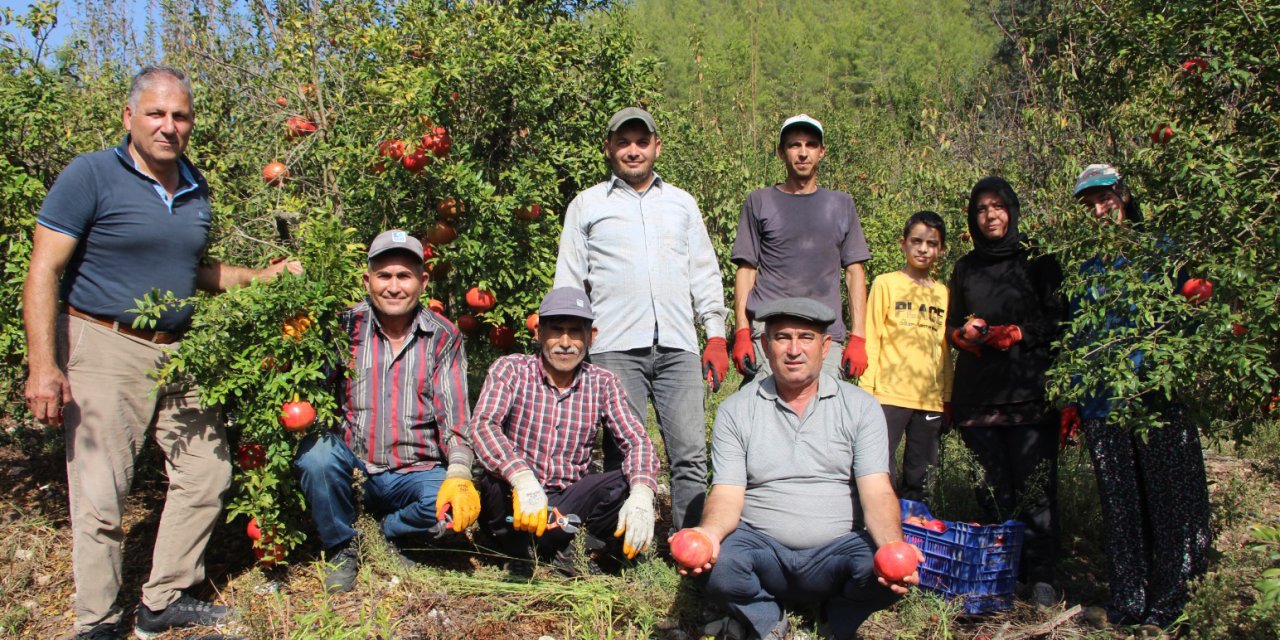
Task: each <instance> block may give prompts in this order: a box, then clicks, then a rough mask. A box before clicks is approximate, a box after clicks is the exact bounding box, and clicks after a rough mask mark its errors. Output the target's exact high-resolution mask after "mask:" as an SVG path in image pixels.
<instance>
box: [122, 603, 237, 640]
mask: <svg viewBox="0 0 1280 640" xmlns="http://www.w3.org/2000/svg"><path fill="white" fill-rule="evenodd" d="M233 617H234V613H233V612H232V610H231V609H230V608H229V607H223V606H219V605H216V604H209V603H208V602H202V601H200V600H196V599H195V598H192V597H191V596H189V595H187V594H185V593H184V594H182V595H181V596H180V597H179V598H178V599H177V600H174V601H173V604H170V605H169V606H167V607H165V608H164V609H162V610H160V611H152V610H150V609H148V608H147V605H145V604H140V605H138V615H137V621H136V622H135V623H134V627H133V635H135V636H137V637H139V638H141V639H142V640H150V639H151V638H155V637H157V636H159V635H160V634H162V633H164V632H166V631H169V630H172V629H185V628H187V627H216V626H219V625H221V624H223V623H227V622H231V620H232V618H233Z"/></svg>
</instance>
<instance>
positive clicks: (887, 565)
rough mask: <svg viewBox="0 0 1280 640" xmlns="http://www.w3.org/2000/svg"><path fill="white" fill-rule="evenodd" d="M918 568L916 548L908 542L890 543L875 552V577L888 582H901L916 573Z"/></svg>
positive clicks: (918, 559)
mask: <svg viewBox="0 0 1280 640" xmlns="http://www.w3.org/2000/svg"><path fill="white" fill-rule="evenodd" d="M919 566H920V557H919V556H918V555H916V548H915V546H914V545H912V544H911V543H909V542H890V543H889V544H886V545H884V546H883V547H880V549H879V550H878V551H876V557H875V572H876V575H878V576H880V577H881V578H884V579H885V580H888V581H889V582H902V581H903V580H904V579H905V578H906V577H907V576H909V575H911V574H913V573H915V572H916V569H917V568H918V567H919Z"/></svg>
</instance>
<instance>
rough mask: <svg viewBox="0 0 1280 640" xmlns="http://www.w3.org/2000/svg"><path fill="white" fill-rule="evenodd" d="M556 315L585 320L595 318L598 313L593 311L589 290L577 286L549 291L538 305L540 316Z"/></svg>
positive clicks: (550, 316) (549, 316)
mask: <svg viewBox="0 0 1280 640" xmlns="http://www.w3.org/2000/svg"><path fill="white" fill-rule="evenodd" d="M555 316H572V317H575V318H583V319H585V320H593V321H594V320H595V319H596V314H595V313H594V312H592V311H591V298H589V297H587V292H586V291H583V290H582V289H579V288H577V287H559V288H557V289H552V290H551V291H548V292H547V295H546V296H543V298H542V304H540V305H538V318H539V319H541V318H552V317H555Z"/></svg>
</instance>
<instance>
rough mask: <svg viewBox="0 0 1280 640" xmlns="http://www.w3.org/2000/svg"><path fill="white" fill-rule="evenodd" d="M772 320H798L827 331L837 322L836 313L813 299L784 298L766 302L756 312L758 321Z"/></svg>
mask: <svg viewBox="0 0 1280 640" xmlns="http://www.w3.org/2000/svg"><path fill="white" fill-rule="evenodd" d="M771 318H796V319H797V320H804V321H806V322H812V323H814V324H816V325H818V326H820V327H822V328H824V329H825V328H827V326H828V325H830V324H831V323H832V322H835V321H836V312H835V311H833V310H832V309H831V307H828V306H827V305H825V304H822V303H821V302H818V301H817V300H814V299H813V298H782V299H781V300H774V301H773V302H766V303H764V304H763V305H760V309H759V310H757V311H756V320H760V321H762V322H764V321H768V320H769V319H771Z"/></svg>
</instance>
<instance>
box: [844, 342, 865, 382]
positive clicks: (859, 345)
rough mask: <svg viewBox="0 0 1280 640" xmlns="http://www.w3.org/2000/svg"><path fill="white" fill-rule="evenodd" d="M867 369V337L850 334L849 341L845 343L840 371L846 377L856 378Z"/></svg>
mask: <svg viewBox="0 0 1280 640" xmlns="http://www.w3.org/2000/svg"><path fill="white" fill-rule="evenodd" d="M866 370H867V339H866V338H863V337H862V336H855V335H853V334H852V333H851V334H849V342H848V343H846V344H845V345H844V355H843V356H841V358H840V372H841V373H843V374H844V377H846V378H856V377H858V376H860V375H862V372H864V371H866Z"/></svg>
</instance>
